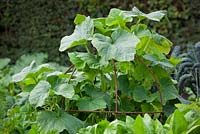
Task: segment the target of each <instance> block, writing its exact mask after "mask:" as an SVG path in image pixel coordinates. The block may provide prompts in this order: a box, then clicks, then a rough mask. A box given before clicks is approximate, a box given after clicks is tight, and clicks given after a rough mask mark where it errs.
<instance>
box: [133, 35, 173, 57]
mask: <svg viewBox="0 0 200 134" xmlns="http://www.w3.org/2000/svg"><path fill="white" fill-rule="evenodd" d="M171 46H172V42H171V41H169V40H168V39H167V38H165V37H164V36H162V35H159V34H152V35H151V36H145V37H142V38H140V43H139V44H138V45H137V50H140V51H142V52H143V53H146V54H156V55H158V56H160V54H161V53H164V54H168V53H169V52H170V49H171ZM142 52H140V53H142ZM159 58H160V57H159ZM161 58H162V55H161Z"/></svg>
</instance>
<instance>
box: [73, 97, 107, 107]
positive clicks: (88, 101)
mask: <svg viewBox="0 0 200 134" xmlns="http://www.w3.org/2000/svg"><path fill="white" fill-rule="evenodd" d="M77 106H78V109H79V110H97V109H104V108H106V102H105V100H104V99H103V98H90V97H83V98H81V99H80V100H79V101H78V102H77Z"/></svg>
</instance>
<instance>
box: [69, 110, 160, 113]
mask: <svg viewBox="0 0 200 134" xmlns="http://www.w3.org/2000/svg"><path fill="white" fill-rule="evenodd" d="M65 112H69V113H114V114H155V113H163V111H151V112H120V111H93V110H65Z"/></svg>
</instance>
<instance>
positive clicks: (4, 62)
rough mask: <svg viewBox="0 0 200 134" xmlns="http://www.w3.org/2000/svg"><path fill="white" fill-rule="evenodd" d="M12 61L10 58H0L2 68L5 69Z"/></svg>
mask: <svg viewBox="0 0 200 134" xmlns="http://www.w3.org/2000/svg"><path fill="white" fill-rule="evenodd" d="M9 62H10V59H9V58H3V59H0V69H3V68H4V67H5V66H7V65H8V63H9Z"/></svg>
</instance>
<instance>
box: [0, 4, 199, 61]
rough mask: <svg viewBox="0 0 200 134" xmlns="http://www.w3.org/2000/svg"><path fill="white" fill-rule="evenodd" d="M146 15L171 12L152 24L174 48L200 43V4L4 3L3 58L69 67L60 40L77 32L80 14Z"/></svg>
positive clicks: (0, 21) (0, 9)
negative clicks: (42, 58) (39, 56)
mask: <svg viewBox="0 0 200 134" xmlns="http://www.w3.org/2000/svg"><path fill="white" fill-rule="evenodd" d="M133 6H136V7H138V8H139V9H140V10H141V11H143V12H147V13H148V12H150V11H155V10H163V9H164V10H167V11H168V19H164V20H162V22H161V23H159V24H158V23H155V22H154V23H152V22H147V23H150V26H152V27H154V28H155V29H156V30H157V31H158V32H159V33H161V34H163V35H164V36H166V37H168V38H169V39H170V40H171V41H172V42H173V43H174V44H178V45H181V44H185V43H188V42H196V41H198V40H199V39H200V10H199V9H200V2H199V0H115V1H113V0H1V3H0V58H2V57H9V58H11V59H12V60H13V61H15V60H16V59H17V58H18V57H19V56H21V55H23V54H25V53H34V52H45V53H48V55H49V60H50V61H55V62H59V63H62V64H66V63H67V61H68V60H67V56H66V53H59V52H58V48H59V45H60V39H61V38H62V37H63V36H65V35H67V34H70V33H72V32H73V28H74V24H73V19H74V17H75V15H76V14H77V13H80V14H85V15H89V16H91V17H101V16H105V15H107V14H108V13H109V10H110V8H114V7H117V8H120V9H125V10H131V8H132V7H133Z"/></svg>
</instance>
